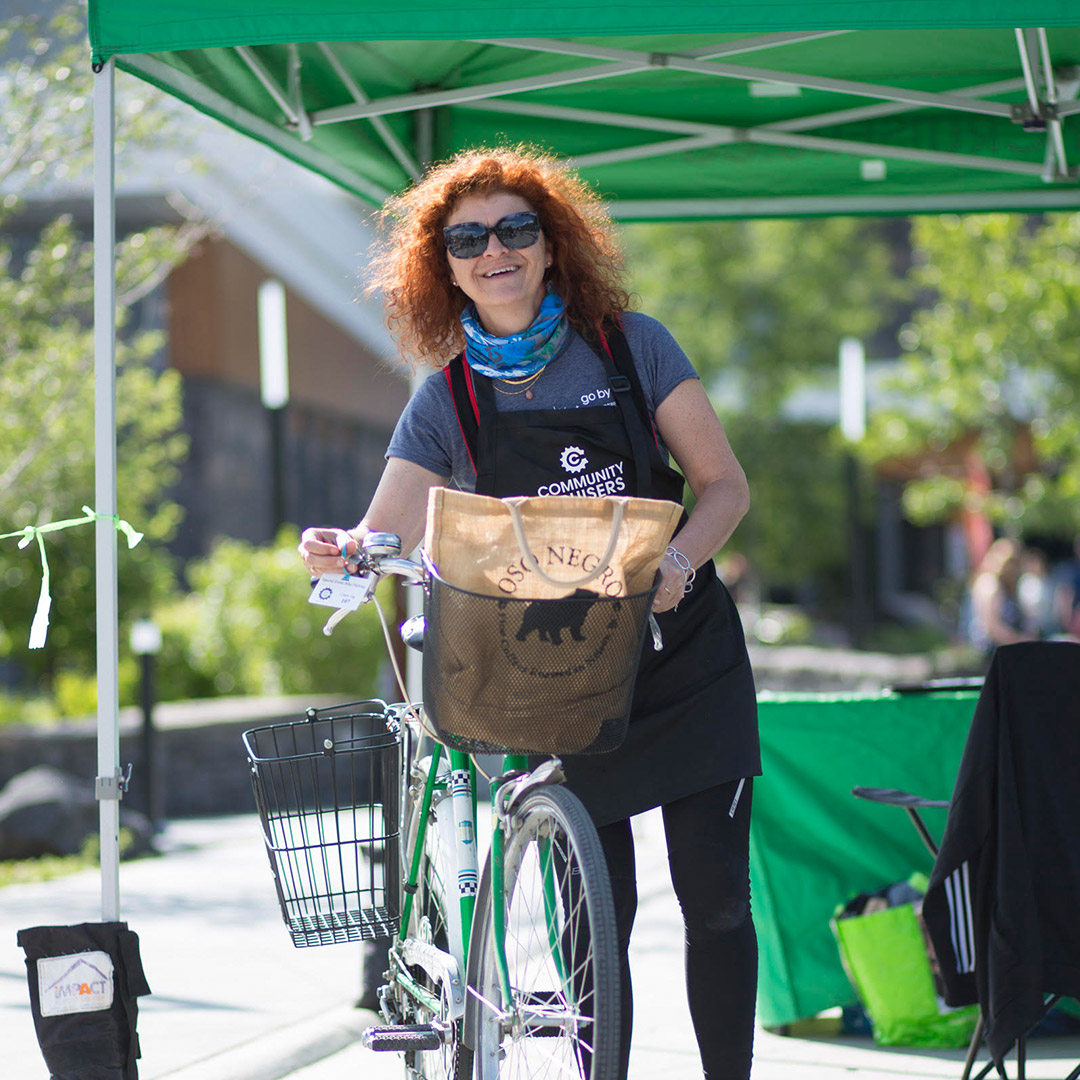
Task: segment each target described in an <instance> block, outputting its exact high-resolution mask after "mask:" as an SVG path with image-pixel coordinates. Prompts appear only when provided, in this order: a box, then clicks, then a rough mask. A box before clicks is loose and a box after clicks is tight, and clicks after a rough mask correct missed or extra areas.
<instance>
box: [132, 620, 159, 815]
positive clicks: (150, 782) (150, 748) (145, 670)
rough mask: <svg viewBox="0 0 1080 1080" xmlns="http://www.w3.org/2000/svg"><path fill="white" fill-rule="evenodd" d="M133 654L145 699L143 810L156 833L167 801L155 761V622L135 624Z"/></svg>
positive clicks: (143, 714) (156, 639)
mask: <svg viewBox="0 0 1080 1080" xmlns="http://www.w3.org/2000/svg"><path fill="white" fill-rule="evenodd" d="M131 651H132V652H133V653H134V654H135V655H136V656H137V657H139V659H140V661H141V667H142V675H141V679H140V688H141V699H142V774H143V777H144V779H143V782H142V784H141V785H137V786H141V787H142V790H143V793H144V794H143V809H144V810H145V811H146V816H147V818H148V819H149V821H150V823H151V824H152V825H153V826H154V829H155V831H156V830H157V829H158V828H160V826H161V823H162V821H164V818H165V814H164V800H163V799H162V792H161V790H160V785H159V784H158V775H157V763H156V762H155V760H154V753H155V747H154V657H155V656H156V655H157V654H158V653H159V652H160V651H161V627H160V626H158V624H157V623H156V622H154V621H153V620H152V619H136V620H135V622H133V623H132V624H131Z"/></svg>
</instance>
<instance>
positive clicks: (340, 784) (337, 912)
mask: <svg viewBox="0 0 1080 1080" xmlns="http://www.w3.org/2000/svg"><path fill="white" fill-rule="evenodd" d="M244 746H245V747H246V749H247V753H248V760H249V762H250V763H251V782H252V787H253V788H254V791H255V805H256V807H257V809H258V811H259V817H260V819H261V821H262V827H263V838H264V840H265V841H266V852H267V856H268V857H269V859H270V868H271V870H272V871H273V875H274V883H275V885H276V887H277V895H278V903H279V904H280V906H281V914H282V917H283V918H284V920H285V925H286V926H287V927H288V928H289V933H290V934H291V935H292V939H293V944H294V945H296V946H297V947H301V946H305V945H329V944H335V943H338V942H343V941H360V940H363V939H366V938H380V937H388V936H390V935H392V934H394V933H396V932H397V929H398V925H399V920H400V908H401V904H400V895H399V891H400V883H399V881H398V875H397V874H396V873H395V872H394V870H395V868H396V867H397V865H398V859H399V854H398V852H399V844H400V823H399V821H398V818H399V816H400V812H399V807H400V785H401V736H400V734H399V732H398V731H397V729H396V725H395V726H394V727H391V726H389V725H388V716H387V711H386V705H385V704H384V703H383V702H381V701H362V702H354V703H352V704H349V705H341V706H336V707H334V708H330V709H309V710H308V713H307V719H305V720H300V721H294V722H291V723H284V724H271V725H268V726H266V727H258V728H253V729H252V730H250V731H246V732H244ZM384 867H389V868H390V872H388V873H385V874H384Z"/></svg>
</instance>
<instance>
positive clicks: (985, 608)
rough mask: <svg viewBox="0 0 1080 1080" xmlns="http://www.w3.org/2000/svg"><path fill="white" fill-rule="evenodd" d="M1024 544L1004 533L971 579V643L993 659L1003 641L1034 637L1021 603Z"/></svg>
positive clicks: (988, 550) (1010, 642)
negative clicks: (993, 654) (1029, 629)
mask: <svg viewBox="0 0 1080 1080" xmlns="http://www.w3.org/2000/svg"><path fill="white" fill-rule="evenodd" d="M1023 552H1024V549H1023V546H1022V545H1021V544H1020V542H1019V541H1018V540H1012V539H1009V538H1008V537H1001V538H1000V539H998V540H995V541H994V542H993V543H992V544H991V545H990V547H989V548H988V549H987V551H986V554H985V555H984V556H983V557H982V561H981V562H980V563H979V566H978V569H977V570H976V572H975V577H974V579H973V580H972V583H971V643H972V644H973V645H974V646H975V647H976V648H977V649H978V650H979V651H980V652H981V653H982V655H983V657H984V658H985V659H987V660H988V659H989V658H990V655H991V654H992V653H993V651H994V649H996V648H997V647H998V646H999V645H1012V644H1015V643H1016V642H1018V641H1031V640H1033V638H1034V637H1036V635H1033V634H1031V633H1030V632H1028V631H1027V630H1026V629H1025V627H1024V613H1023V609H1022V607H1021V605H1020V588H1019V586H1020V569H1021V557H1022V556H1023Z"/></svg>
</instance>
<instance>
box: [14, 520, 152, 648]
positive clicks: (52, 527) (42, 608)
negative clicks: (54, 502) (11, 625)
mask: <svg viewBox="0 0 1080 1080" xmlns="http://www.w3.org/2000/svg"><path fill="white" fill-rule="evenodd" d="M82 509H83V514H84V515H85V516H84V517H80V518H67V519H66V520H65V521H53V522H51V523H50V524H48V525H27V526H26V528H25V529H19V530H18V531H17V532H10V533H3V534H2V535H0V540H10V539H11V538H13V537H16V536H17V537H19V548H20V550H21V549H22V548H25V547H29V546H30V544H32V543H33V542H34V541H35V540H36V541H37V545H38V551H39V552H40V553H41V592H40V593H39V594H38V604H37V611H35V612H34V621H33V622H32V623H31V624H30V648H31V649H40V648H41V647H42V646H43V645H44V644H45V638H46V637H47V636H48V633H49V609H50V608H51V607H52V596H51V595H50V593H49V560H48V558H47V557H46V555H45V539H44V534H45V533H51V532H60V530H61V529H70V528H73V527H74V526H76V525H90V524H92V523H93V522H95V521H98V520H99V519H103V520H110V521H114V522H115V523H116V527H117V528H118V529H119V530H120V532H122V533H123V534H124V536H125V537H126V538H127V546H128V550H129V551H130V550H131V549H132V548H133V547H134V546H135V545H136V544H137V543H138V542H139V541H140V540H141V539H142V538H143V534H142V533H141V532H136V531H135V529H133V528H132V527H131V526H130V525H129V524H128V523H127V522H126V521H124V520H123V519H122V518H119V517H116V515H115V514H98V513H95V512H94V511H93V510H91V509H90V507H89V506H84V507H83V508H82Z"/></svg>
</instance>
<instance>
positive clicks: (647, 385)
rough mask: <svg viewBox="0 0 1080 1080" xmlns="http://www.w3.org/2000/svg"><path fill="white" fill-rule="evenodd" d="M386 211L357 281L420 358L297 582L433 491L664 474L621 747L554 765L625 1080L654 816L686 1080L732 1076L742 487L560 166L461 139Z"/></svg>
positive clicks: (416, 537)
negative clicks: (603, 909) (570, 804)
mask: <svg viewBox="0 0 1080 1080" xmlns="http://www.w3.org/2000/svg"><path fill="white" fill-rule="evenodd" d="M384 215H385V217H386V219H387V221H388V222H389V223H390V228H389V232H388V236H387V239H386V242H385V243H384V245H383V247H382V250H381V252H380V254H379V255H378V256H377V258H376V260H375V262H374V264H373V268H372V269H373V288H378V289H381V291H382V293H383V296H384V298H385V303H386V316H387V322H388V325H389V327H390V329H391V331H392V332H393V333H394V334H395V335H396V337H397V339H398V341H399V345H400V347H401V350H402V353H403V355H404V356H406V357H408V358H410V359H412V360H413V361H415V362H419V363H423V364H427V365H430V366H431V367H433V368H435V369H437V370H436V371H435V373H433V374H432V375H431V376H430V377H429V378H428V379H427V380H426V381H425V382H424V383H423V384H422V385H421V386H420V388H419V389H418V390H417V392H416V393H415V394H414V395H413V397H412V399H411V400H410V402H409V404H408V405H407V406H406V409H405V411H404V413H403V414H402V416H401V419H400V421H399V422H398V425H397V429H396V430H395V432H394V435H393V437H392V439H391V441H390V446H389V449H388V451H387V464H386V469H385V472H384V473H383V477H382V480H381V481H380V483H379V486H378V489H377V490H376V492H375V495H374V497H373V499H372V502H371V505H370V507H369V508H368V511H367V513H366V514H365V515H364V517H363V519H362V520H361V522H360V523H359V525H357V526H356V527H355V528H354V529H351V530H349V531H348V532H346V531H344V530H340V529H328V528H314V529H307V530H305V532H304V534H303V537H302V540H301V543H300V554H301V556H302V558H303V560H304V563H305V565H306V566H307V568H308V571H309V572H310V573H313V574H322V573H340V572H341V569H342V567H343V566H344V564H345V558H347V557H349V556H350V555H351V554H352V553H353V552H354V551H355V550H356V549H357V547H358V546H359V542H360V540H361V539H362V537H363V535H364V534H365V533H366V532H368V531H369V530H374V531H379V532H393V533H397V534H398V535H400V536H401V537H402V541H403V550H405V551H411V550H412V549H413V547H414V546H415V545H416V544H417V543H419V541H420V539H421V537H422V534H423V529H424V521H425V508H426V505H427V494H428V491H429V489H430V488H431V487H433V486H435V485H445V484H453V485H455V486H457V487H460V488H463V489H465V490H468V491H476V492H478V493H480V494H484V495H491V496H496V497H506V496H513V495H549V494H550V495H555V494H578V495H638V496H643V497H652V498H664V499H671V500H674V501H676V502H682V495H683V487H684V477H685V483H686V484H689V486H690V489H691V491H692V492H693V494H694V496H695V503H694V508H693V511H692V512H691V513H689V514H684V515H683V518H682V521H681V523H680V526H679V528H678V531H677V532H676V534H675V536H674V537H673V538H672V542H671V546H670V547H669V548H668V550H667V554H666V556H665V558H664V560H663V562H662V564H661V568H660V573H661V583H660V586H659V589H658V591H657V594H656V599H655V601H654V605H653V607H654V612H655V614H656V616H657V621H658V622H659V624H660V628H661V630H662V633H663V639H664V648H663V650H662V651H661V652H655V651H654V650H653V649H652V647H651V642H650V643H649V644H648V645H647V647H646V648H645V650H644V651H643V653H642V656H641V664H640V668H639V674H638V679H637V683H636V684H635V690H634V702H633V710H632V712H631V716H630V724H629V729H628V733H627V737H626V741H625V742H624V743H623V745H622V746H621V747H620V748H619V749H617V750H614V751H612V752H611V753H609V754H599V755H566V756H564V758H563V765H564V770H565V772H566V776H567V782H568V784H569V786H570V787H571V789H572V790H573V791H574V792H575V793H576V794H577V795H578V796H579V797H580V798H581V800H582V802H583V803H584V804H585V806H586V808H587V809H588V810H589V812H590V814H591V815H592V816H593V819H594V821H595V822H596V825H597V828H598V832H599V834H600V839H601V842H602V844H603V847H604V852H605V855H606V857H607V861H608V869H609V871H610V875H611V881H612V888H613V891H614V893H615V906H616V918H617V921H618V924H619V933H620V941H621V944H622V947H623V962H622V976H623V982H622V987H623V1018H624V1023H623V1039H624V1046H623V1063H622V1064H623V1075H625V1072H626V1062H627V1058H628V1054H629V1044H630V1022H631V1013H632V1001H631V996H630V972H629V965H628V963H627V961H626V949H627V947H628V944H629V939H630V930H631V926H632V924H633V920H634V913H635V910H636V906H637V889H636V878H635V868H634V844H633V836H632V832H631V826H630V818H631V816H632V815H634V814H638V813H641V812H642V811H645V810H649V809H652V808H654V807H662V808H663V816H664V828H665V833H666V836H667V844H668V862H669V865H670V869H671V876H672V882H673V885H674V887H675V892H676V895H677V896H678V898H679V902H680V905H681V907H682V912H683V918H684V920H685V924H686V977H687V989H688V996H689V1001H690V1012H691V1017H692V1019H693V1023H694V1028H695V1032H696V1034H697V1039H698V1045H699V1048H700V1051H701V1058H702V1064H703V1067H704V1071H705V1075H706V1077H708V1078H709V1080H719V1078H722V1077H724V1078H726V1077H731V1078H738V1080H745V1078H746V1077H747V1076H748V1075H749V1071H750V1061H751V1056H752V1049H753V1028H754V998H755V990H756V979H757V941H756V937H755V934H754V925H753V922H752V920H751V917H750V887H749V816H750V802H751V798H750V795H751V787H752V777H754V776H756V775H758V774H759V773H760V753H759V748H758V734H757V712H756V701H755V694H754V682H753V676H752V674H751V671H750V665H749V661H748V659H747V654H746V646H745V643H744V640H743V633H742V628H741V626H740V623H739V616H738V613H737V611H736V609H735V605H734V604H733V602H732V600H731V597H730V596H729V595H728V593H727V591H726V589H725V588H724V586H723V585H722V583H721V582H720V580H719V579H718V577H717V575H716V570H715V566H714V563H713V556H714V555H715V554H716V553H717V552H718V551H719V550H720V549H721V548H722V547H723V545H724V544H725V543H726V541H727V539H728V537H730V536H731V534H732V532H733V531H734V529H735V527H736V525H737V524H738V523H739V521H740V519H741V518H742V516H743V515H744V514H745V513H746V510H747V507H748V505H749V494H748V489H747V485H746V478H745V476H744V474H743V471H742V469H741V467H740V466H739V463H738V461H737V460H736V458H735V455H734V453H733V452H732V450H731V447H730V445H729V444H728V440H727V437H726V435H725V434H724V429H723V426H722V425H721V423H720V420H719V419H718V418H717V416H716V413H715V412H714V411H713V408H712V406H711V404H710V403H709V399H708V397H707V396H706V394H705V391H704V389H703V388H702V386H701V382H700V380H699V378H698V376H697V373H696V372H695V371H694V368H693V366H692V365H691V363H690V361H689V360H688V359H687V357H686V355H685V354H684V353H683V351H682V350H681V349H680V348H679V346H678V345H677V344H676V342H675V340H674V339H673V338H672V337H671V335H670V334H669V333H668V332H667V330H665V329H664V327H663V326H662V325H661V324H660V323H659V322H657V321H656V320H654V319H651V318H649V317H648V316H645V315H641V314H637V313H633V312H630V311H628V310H627V309H628V307H629V299H630V298H629V295H628V293H627V291H626V289H625V287H624V285H623V269H622V262H621V256H620V253H619V248H618V245H617V243H616V241H615V239H614V235H613V228H612V226H611V223H610V221H609V220H608V218H607V215H606V214H605V213H604V211H603V208H602V206H601V204H600V202H599V200H598V198H597V197H596V195H595V194H594V193H593V192H592V191H591V189H590V188H589V187H588V186H587V185H585V184H584V183H583V182H582V181H581V180H580V178H578V177H577V176H576V175H575V174H574V173H573V172H571V171H570V170H569V169H567V168H566V167H565V166H563V165H561V164H559V163H557V162H556V161H555V160H553V159H552V158H550V157H547V156H545V155H543V154H540V153H537V152H536V151H533V150H531V149H527V148H520V147H519V148H515V149H495V150H488V149H480V150H472V151H469V152H466V153H462V154H459V155H458V156H457V157H455V158H453V159H452V160H450V161H448V162H446V163H444V164H442V165H439V166H437V167H436V168H434V169H432V170H431V171H430V172H429V173H428V174H427V175H426V176H425V177H424V178H423V179H422V180H421V181H420V182H419V183H418V184H416V186H415V187H413V188H412V189H410V190H409V191H407V192H406V193H405V194H403V195H401V196H400V197H398V198H396V199H394V200H393V201H392V202H391V203H390V204H389V205H388V207H387V208H386V210H385V212H384ZM672 458H673V459H674V461H675V462H676V463H677V464H678V466H679V469H680V470H681V475H680V473H679V472H676V470H675V469H674V468H672V466H671V464H670V459H672ZM342 552H345V558H343V555H342Z"/></svg>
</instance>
